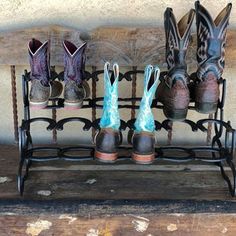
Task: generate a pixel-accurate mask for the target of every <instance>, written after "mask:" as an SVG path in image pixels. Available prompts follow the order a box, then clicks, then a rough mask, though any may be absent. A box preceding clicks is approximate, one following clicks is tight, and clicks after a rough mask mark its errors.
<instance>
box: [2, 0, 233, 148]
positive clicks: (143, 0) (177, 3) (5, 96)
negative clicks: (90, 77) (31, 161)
mask: <svg viewBox="0 0 236 236" xmlns="http://www.w3.org/2000/svg"><path fill="white" fill-rule="evenodd" d="M228 2H229V1H226V0H221V1H214V0H207V1H206V0H205V1H201V3H202V4H204V5H205V6H206V7H207V8H209V9H210V11H211V12H212V14H214V15H216V14H217V13H218V12H219V11H220V10H221V9H222V7H224V6H225V5H226V4H227V3H228ZM193 4H194V1H190V0H189V1H187V0H161V1H158V0H155V1H153V0H136V1H135V0H116V1H112V0H106V1H104V0H102V1H101V0H90V1H88V0H87V1H86V0H70V1H62V0H48V1H37V0H31V1H27V0H1V1H0V31H10V30H14V29H21V28H28V27H33V26H39V25H49V24H59V25H63V26H68V27H74V28H76V29H78V30H82V31H87V30H88V31H89V30H91V29H94V28H96V27H99V26H107V25H111V26H147V27H148V26H162V25H163V12H164V10H165V8H166V7H172V8H173V9H174V11H175V14H176V16H177V18H180V17H181V16H182V15H183V14H185V13H186V12H187V11H188V10H189V8H191V7H193V6H194V5H193ZM230 28H236V7H233V10H232V14H231V20H230ZM0 52H1V49H0ZM9 55H10V52H9ZM25 67H26V66H17V68H16V73H17V94H18V95H17V98H18V108H19V121H20V120H21V117H22V115H23V113H22V109H21V106H22V95H21V79H20V78H21V74H22V72H23V70H24V69H25ZM88 69H89V68H88ZM125 69H128V68H122V69H121V70H125ZM235 73H236V68H226V69H225V72H224V77H225V78H227V99H226V108H225V120H228V119H230V120H231V121H232V124H233V125H234V127H236V92H235V91H236V84H235V81H234V79H235V78H234V77H235V76H234V75H235ZM0 75H1V83H0V97H1V99H0V144H1V143H13V142H14V135H13V120H12V102H11V79H10V68H9V66H0ZM140 80H142V78H140ZM130 85H131V84H129V82H122V83H121V84H120V90H119V91H120V96H122V95H123V96H127V93H128V92H129V94H131V86H130ZM98 90H99V91H98V96H101V95H102V92H103V84H102V82H101V83H99V85H98ZM141 94H142V83H139V84H138V95H139V96H141ZM33 115H36V116H49V117H50V116H51V113H50V111H47V110H43V111H34V112H33ZM100 115H101V112H100V111H98V112H97V117H100ZM154 115H155V118H156V119H157V120H162V119H163V117H164V116H163V114H162V112H161V111H154ZM67 116H84V117H91V110H90V109H88V110H86V111H85V110H83V112H81V111H74V112H71V111H64V110H61V111H58V118H63V117H67ZM203 117H206V116H203V115H200V114H198V113H196V112H195V111H191V112H189V118H190V119H194V120H197V119H200V118H203ZM121 118H122V119H124V120H126V119H129V118H130V114H129V113H128V112H127V111H124V110H123V111H121ZM176 126H179V128H181V127H183V126H182V125H181V124H176ZM42 127H43V126H42V124H38V125H36V126H35V125H34V126H33V127H32V128H33V130H34V132H35V136H36V137H37V141H40V142H49V141H50V140H51V133H50V132H48V131H42ZM80 128H81V126H79V125H77V124H76V123H72V124H70V125H67V126H66V127H65V131H64V132H63V133H60V132H58V140H59V142H60V143H72V142H73V143H78V142H81V140H82V139H83V141H84V142H90V141H91V135H90V134H91V133H86V139H84V138H85V136H84V135H83V134H82V133H81V132H80V131H79V130H80ZM183 133H184V137H183ZM82 136H83V137H82ZM173 138H174V140H175V141H176V142H178V141H183V142H185V143H186V142H188V143H189V144H191V143H193V142H199V141H202V142H204V141H205V136H202V137H199V135H193V133H192V132H190V131H189V129H184V132H179V131H178V132H177V131H174V132H173ZM157 140H158V142H159V143H165V142H166V133H165V132H160V133H158V134H157ZM187 140H188V141H187Z"/></svg>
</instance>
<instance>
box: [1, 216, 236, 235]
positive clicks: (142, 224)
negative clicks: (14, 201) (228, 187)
mask: <svg viewBox="0 0 236 236" xmlns="http://www.w3.org/2000/svg"><path fill="white" fill-rule="evenodd" d="M235 221H236V214H160V215H144V216H139V215H138V214H136V215H121V216H106V217H95V218H91V217H90V216H89V212H88V216H87V217H84V218H82V217H77V215H68V214H66V215H65V214H62V215H44V214H43V215H40V216H37V215H35V216H0V235H3V236H5V235H14V236H21V235H31V236H38V235H44V236H49V235H50V236H52V235H60V236H64V235H65V236H68V235H78V236H80V235H87V236H130V235H134V236H135V235H153V236H154V235H164V236H165V235H181V236H187V235H191V236H199V235H201V236H211V235H214V236H218V235H229V236H234V235H235V234H236V224H235Z"/></svg>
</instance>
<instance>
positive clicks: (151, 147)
mask: <svg viewBox="0 0 236 236" xmlns="http://www.w3.org/2000/svg"><path fill="white" fill-rule="evenodd" d="M152 74H153V78H152V77H151V76H152ZM159 76H160V69H159V68H158V67H157V66H156V67H153V66H152V65H147V66H146V68H145V73H144V89H143V96H142V100H141V102H140V106H139V111H138V114H137V118H136V121H135V123H134V132H133V135H132V137H131V143H132V144H133V151H132V159H133V160H134V161H135V162H136V163H139V164H150V163H152V162H153V161H154V160H155V134H154V131H155V120H154V116H153V114H152V108H151V105H152V101H153V97H154V96H155V92H156V89H157V86H158V82H159Z"/></svg>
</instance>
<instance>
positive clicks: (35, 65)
mask: <svg viewBox="0 0 236 236" xmlns="http://www.w3.org/2000/svg"><path fill="white" fill-rule="evenodd" d="M28 52H29V62H30V69H31V71H30V78H31V80H34V79H37V80H39V81H40V82H41V83H42V84H43V85H44V86H49V77H50V74H49V71H50V70H49V67H50V66H49V51H48V41H46V42H44V43H41V42H40V41H39V40H37V39H32V40H31V41H30V42H29V45H28Z"/></svg>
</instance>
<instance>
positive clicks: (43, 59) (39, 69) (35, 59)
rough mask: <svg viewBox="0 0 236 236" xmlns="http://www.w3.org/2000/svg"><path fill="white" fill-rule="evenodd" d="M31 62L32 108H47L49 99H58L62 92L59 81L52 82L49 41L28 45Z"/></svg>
mask: <svg viewBox="0 0 236 236" xmlns="http://www.w3.org/2000/svg"><path fill="white" fill-rule="evenodd" d="M28 52H29V62H30V80H31V89H30V106H31V107H33V108H36V109H40V108H45V107H46V106H47V104H48V100H49V99H53V98H57V97H59V96H60V94H61V92H62V89H63V87H62V85H61V83H60V82H58V81H50V66H49V63H50V61H49V48H48V41H46V42H44V43H41V42H40V41H39V40H37V39H32V40H31V41H30V42H29V45H28Z"/></svg>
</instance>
